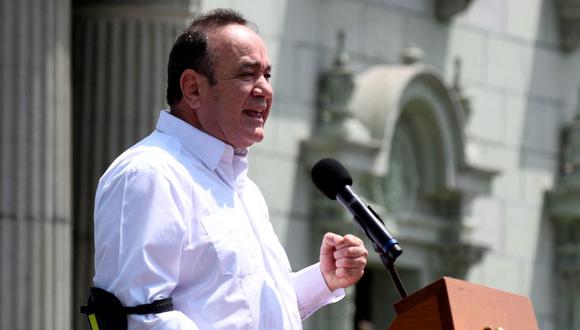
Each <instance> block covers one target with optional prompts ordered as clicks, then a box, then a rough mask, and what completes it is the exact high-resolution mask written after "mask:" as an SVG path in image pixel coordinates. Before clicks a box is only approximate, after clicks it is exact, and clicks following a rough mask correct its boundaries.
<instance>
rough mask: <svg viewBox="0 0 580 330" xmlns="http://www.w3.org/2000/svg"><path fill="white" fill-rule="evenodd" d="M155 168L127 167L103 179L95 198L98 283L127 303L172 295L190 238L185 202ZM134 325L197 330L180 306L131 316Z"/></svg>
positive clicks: (138, 302) (136, 326)
mask: <svg viewBox="0 0 580 330" xmlns="http://www.w3.org/2000/svg"><path fill="white" fill-rule="evenodd" d="M178 193H179V192H177V191H175V189H174V187H173V186H172V185H171V183H170V182H169V181H168V180H167V179H166V178H165V177H163V176H162V175H160V174H158V173H156V171H155V170H153V169H139V170H135V169H131V170H125V171H123V172H121V173H118V174H117V175H115V176H113V177H110V178H109V179H108V181H105V182H101V184H100V185H99V188H98V189H97V198H96V203H95V270H96V272H95V278H94V282H95V285H96V286H98V287H101V288H104V289H106V290H108V291H110V292H112V293H114V294H115V295H116V296H117V297H118V298H119V300H120V301H121V302H122V303H123V304H124V305H126V306H135V305H139V304H144V303H150V302H153V301H154V300H157V299H162V298H167V297H170V296H171V293H172V291H173V290H174V288H175V286H176V285H177V281H178V277H179V270H180V261H179V260H180V254H181V252H182V250H183V244H184V243H185V240H186V237H187V235H186V233H187V230H186V225H185V223H184V220H183V214H182V205H179V202H178V201H179V198H177V194H178ZM128 320H129V329H197V327H196V326H195V324H194V323H193V321H192V320H191V319H189V318H188V317H187V316H185V315H184V314H183V313H181V312H179V311H172V312H166V313H160V314H149V315H131V316H129V318H128Z"/></svg>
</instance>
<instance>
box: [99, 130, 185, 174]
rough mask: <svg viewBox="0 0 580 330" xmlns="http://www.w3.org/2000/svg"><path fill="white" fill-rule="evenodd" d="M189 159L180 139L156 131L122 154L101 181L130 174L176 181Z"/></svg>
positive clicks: (183, 171)
mask: <svg viewBox="0 0 580 330" xmlns="http://www.w3.org/2000/svg"><path fill="white" fill-rule="evenodd" d="M186 161H187V159H186V158H184V157H183V154H182V150H181V144H180V143H179V142H177V141H175V140H173V139H171V138H168V137H166V136H164V135H163V134H156V133H153V134H151V135H150V136H148V137H147V138H145V139H143V140H141V141H140V142H139V143H137V144H136V145H134V146H132V147H131V148H129V149H128V150H126V151H125V152H123V153H122V154H121V155H119V156H118V157H117V158H116V159H115V160H114V161H113V162H112V163H111V165H110V166H109V168H108V169H107V170H106V171H105V173H104V174H103V176H102V177H101V180H100V182H108V181H112V180H116V179H118V178H119V177H124V176H127V175H131V176H134V175H145V176H147V175H154V176H160V177H164V178H166V179H168V180H169V181H173V180H176V179H177V178H179V176H180V175H183V174H184V173H186V172H187V171H186V167H187V165H186V164H185V162H186Z"/></svg>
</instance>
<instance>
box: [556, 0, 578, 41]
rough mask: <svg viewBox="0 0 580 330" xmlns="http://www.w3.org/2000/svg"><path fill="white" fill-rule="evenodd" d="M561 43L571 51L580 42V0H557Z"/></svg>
mask: <svg viewBox="0 0 580 330" xmlns="http://www.w3.org/2000/svg"><path fill="white" fill-rule="evenodd" d="M556 11H557V15H558V19H559V26H560V45H561V47H562V50H564V51H565V52H569V51H572V50H574V49H575V48H576V47H577V46H578V45H579V44H580V0H556Z"/></svg>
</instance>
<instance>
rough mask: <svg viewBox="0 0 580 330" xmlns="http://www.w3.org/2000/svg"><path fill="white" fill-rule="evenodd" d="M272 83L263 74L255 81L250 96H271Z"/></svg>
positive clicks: (267, 97)
mask: <svg viewBox="0 0 580 330" xmlns="http://www.w3.org/2000/svg"><path fill="white" fill-rule="evenodd" d="M272 93H273V91H272V85H271V84H270V82H269V81H268V80H267V79H266V77H264V76H263V75H262V76H261V77H260V79H258V81H256V84H255V85H254V88H253V89H252V96H261V97H264V98H266V99H268V100H269V99H271V98H272Z"/></svg>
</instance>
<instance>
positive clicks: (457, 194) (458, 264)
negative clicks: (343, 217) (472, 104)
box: [350, 61, 494, 277]
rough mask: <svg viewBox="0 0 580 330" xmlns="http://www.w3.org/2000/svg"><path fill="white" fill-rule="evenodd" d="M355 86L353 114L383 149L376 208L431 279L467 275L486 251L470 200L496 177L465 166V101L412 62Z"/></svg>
mask: <svg viewBox="0 0 580 330" xmlns="http://www.w3.org/2000/svg"><path fill="white" fill-rule="evenodd" d="M355 85H356V89H355V91H354V94H353V98H352V102H351V104H350V108H351V109H353V113H354V116H355V117H356V118H357V119H358V120H360V122H361V123H362V124H363V125H364V126H365V127H367V128H368V130H369V134H370V136H371V139H372V140H375V141H379V145H380V147H379V148H378V151H377V153H376V158H375V160H374V172H375V173H379V175H378V176H377V180H374V181H373V183H372V184H373V185H379V187H374V188H373V187H370V188H368V189H367V191H371V192H374V194H373V196H372V199H373V202H374V203H377V204H380V205H383V206H385V210H384V216H385V217H386V218H388V219H389V220H390V221H391V222H392V223H394V224H395V227H396V228H397V231H398V234H399V238H400V239H401V240H402V241H403V242H404V241H405V240H407V241H408V242H409V243H407V244H406V245H407V246H408V247H409V246H410V248H411V249H414V250H415V253H416V254H420V255H423V256H424V257H423V258H419V259H417V260H415V261H418V260H430V264H429V265H424V266H423V267H424V268H428V271H427V273H428V275H426V276H436V275H443V274H445V275H451V276H456V277H463V276H464V275H465V273H466V272H467V270H468V269H469V267H470V266H471V265H472V264H473V263H475V262H476V261H478V260H479V259H480V258H481V256H482V253H483V251H484V248H483V247H481V246H478V245H476V244H473V243H472V242H471V239H470V237H469V232H470V226H469V217H470V205H471V201H472V199H473V198H474V197H475V196H477V195H478V194H481V193H486V192H489V189H490V182H491V178H492V176H493V174H494V173H493V172H492V171H487V170H482V169H478V168H475V167H473V166H470V165H469V164H468V163H467V160H466V156H465V149H466V141H465V135H464V127H465V121H466V115H465V114H466V110H465V109H464V103H462V102H461V95H460V94H458V93H457V90H456V89H453V88H449V87H448V86H447V85H446V84H445V82H444V80H443V78H442V77H441V75H440V74H439V73H438V71H437V70H435V69H434V68H432V67H429V66H428V65H425V64H421V63H417V62H414V61H411V62H410V63H409V62H408V63H406V64H401V65H380V66H375V67H372V68H370V69H368V70H366V71H364V72H362V73H361V74H359V75H358V76H357V77H356V80H355ZM403 260H404V259H403ZM450 261H452V262H450ZM449 265H453V267H450V266H449ZM415 266H417V265H415Z"/></svg>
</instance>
